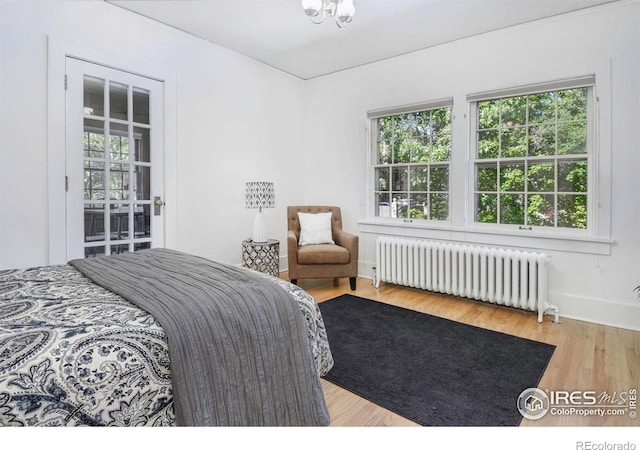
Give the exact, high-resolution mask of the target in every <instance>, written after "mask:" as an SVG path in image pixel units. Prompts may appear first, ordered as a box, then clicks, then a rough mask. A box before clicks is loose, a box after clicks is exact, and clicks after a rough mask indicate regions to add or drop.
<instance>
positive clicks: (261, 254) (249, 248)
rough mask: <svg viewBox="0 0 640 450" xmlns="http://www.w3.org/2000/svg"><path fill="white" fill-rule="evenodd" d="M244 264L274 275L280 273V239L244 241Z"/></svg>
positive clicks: (276, 275)
mask: <svg viewBox="0 0 640 450" xmlns="http://www.w3.org/2000/svg"><path fill="white" fill-rule="evenodd" d="M242 266H243V267H247V268H249V269H253V270H257V271H258V272H262V273H266V274H269V275H272V276H274V277H278V276H279V274H280V241H278V240H276V239H269V240H268V241H267V242H253V241H252V240H251V239H247V240H244V241H242Z"/></svg>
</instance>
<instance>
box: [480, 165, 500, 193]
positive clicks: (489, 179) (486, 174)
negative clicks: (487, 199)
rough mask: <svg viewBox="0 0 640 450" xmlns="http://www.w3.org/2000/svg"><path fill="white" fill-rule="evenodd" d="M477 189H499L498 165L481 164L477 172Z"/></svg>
mask: <svg viewBox="0 0 640 450" xmlns="http://www.w3.org/2000/svg"><path fill="white" fill-rule="evenodd" d="M476 174H477V175H476V190H477V191H494V192H495V191H497V190H498V165H497V164H479V165H478V166H477V172H476Z"/></svg>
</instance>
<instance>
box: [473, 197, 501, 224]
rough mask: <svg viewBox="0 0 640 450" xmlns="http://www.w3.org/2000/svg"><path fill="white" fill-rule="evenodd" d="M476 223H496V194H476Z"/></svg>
mask: <svg viewBox="0 0 640 450" xmlns="http://www.w3.org/2000/svg"><path fill="white" fill-rule="evenodd" d="M476 222H482V223H497V222H498V195H497V194H476Z"/></svg>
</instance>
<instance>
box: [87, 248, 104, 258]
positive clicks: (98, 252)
mask: <svg viewBox="0 0 640 450" xmlns="http://www.w3.org/2000/svg"><path fill="white" fill-rule="evenodd" d="M104 255H105V253H104V245H99V246H97V247H85V249H84V257H85V258H95V257H96V256H104Z"/></svg>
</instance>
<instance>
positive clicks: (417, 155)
mask: <svg viewBox="0 0 640 450" xmlns="http://www.w3.org/2000/svg"><path fill="white" fill-rule="evenodd" d="M430 141H431V138H430V137H429V136H419V137H416V138H415V139H413V148H412V152H413V154H412V156H411V160H412V161H413V162H429V148H430V146H431V145H430Z"/></svg>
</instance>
